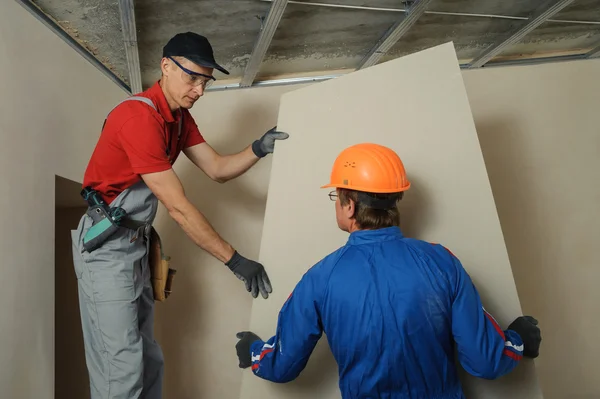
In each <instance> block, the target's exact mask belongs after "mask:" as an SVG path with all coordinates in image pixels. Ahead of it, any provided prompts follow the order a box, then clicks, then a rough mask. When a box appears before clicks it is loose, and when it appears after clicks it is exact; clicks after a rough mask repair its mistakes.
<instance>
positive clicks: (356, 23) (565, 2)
mask: <svg viewBox="0 0 600 399" xmlns="http://www.w3.org/2000/svg"><path fill="white" fill-rule="evenodd" d="M15 1H17V2H18V3H20V4H21V5H22V6H23V7H25V8H26V9H27V10H28V11H30V12H31V13H32V14H33V15H34V16H35V17H36V18H38V19H39V20H40V21H41V22H43V23H44V24H45V25H46V26H47V27H48V28H50V29H51V30H53V31H54V32H55V33H56V34H57V35H58V36H59V37H61V38H62V39H63V40H65V41H66V42H67V43H68V44H69V45H70V46H71V47H73V48H74V49H75V50H76V51H78V52H79V53H80V54H81V55H82V56H84V57H85V58H86V59H87V60H88V61H89V62H91V63H92V64H93V65H94V66H96V67H97V68H98V69H100V70H101V71H102V72H103V73H105V74H106V75H107V76H108V77H109V78H110V79H111V80H113V81H114V82H115V83H117V84H118V85H119V86H120V87H121V88H123V90H125V91H127V92H130V93H131V92H133V93H135V92H139V91H141V90H143V89H144V88H147V87H149V86H150V85H151V84H152V83H153V82H154V81H155V80H156V79H157V77H158V76H160V75H159V74H160V70H159V69H160V66H159V61H160V56H161V51H162V46H164V44H165V43H166V41H167V40H168V39H169V38H170V37H172V36H173V35H174V34H175V33H178V32H181V31H187V30H191V31H195V32H198V33H200V34H204V35H205V36H207V37H208V38H209V40H210V41H211V43H212V44H213V48H214V50H215V57H216V58H217V60H218V61H219V62H220V63H221V64H223V65H224V66H225V67H226V68H227V69H229V70H230V71H231V76H225V75H221V74H220V72H218V71H217V72H215V76H216V77H217V79H218V80H217V82H218V83H217V84H215V85H213V86H212V87H211V88H210V89H209V90H230V89H239V88H247V87H257V86H269V85H282V84H296V83H306V82H311V81H322V80H327V79H332V78H335V77H337V76H340V75H343V74H345V73H349V72H352V71H355V70H358V69H362V68H366V67H369V66H371V65H376V64H378V63H381V62H385V61H388V60H390V59H394V58H397V57H400V56H403V55H406V54H410V53H414V52H416V51H420V50H422V49H424V48H428V47H432V46H435V45H437V44H441V43H444V42H448V41H453V42H454V45H455V48H456V50H457V56H458V58H459V62H460V64H461V68H465V69H468V68H481V67H484V68H487V67H492V66H494V67H497V66H504V65H518V64H530V63H544V62H558V61H564V60H577V59H588V58H594V57H598V56H600V1H597V0H545V1H539V0H416V1H415V0H405V1H399V0H180V1H176V0H144V1H139V0H138V1H137V2H134V0H113V1H110V2H106V1H105V0H15Z"/></svg>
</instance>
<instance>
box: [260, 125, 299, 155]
mask: <svg viewBox="0 0 600 399" xmlns="http://www.w3.org/2000/svg"><path fill="white" fill-rule="evenodd" d="M288 137H290V135H289V134H287V133H284V132H279V131H277V126H275V127H274V128H272V129H271V130H269V131H268V132H266V133H265V134H264V135H263V136H262V137H261V138H260V139H258V140H256V141H255V142H254V143H252V151H253V152H254V154H255V155H256V156H257V157H259V158H263V157H265V156H266V155H267V154H270V153H272V152H273V151H274V150H275V140H285V139H287V138H288Z"/></svg>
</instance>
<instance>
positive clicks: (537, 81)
mask: <svg viewBox="0 0 600 399" xmlns="http://www.w3.org/2000/svg"><path fill="white" fill-rule="evenodd" d="M1 7H2V11H1V12H0V71H1V72H2V73H3V74H8V75H7V76H8V77H9V78H7V79H2V80H0V89H1V90H2V93H4V95H3V96H2V100H0V101H1V104H0V181H1V182H2V183H3V190H2V195H1V196H0V222H1V223H2V227H1V230H0V238H1V239H0V249H2V253H3V261H2V263H1V264H0V268H1V270H2V273H3V281H5V282H9V283H7V284H4V286H3V289H2V290H0V301H1V303H2V304H3V311H2V312H0V342H3V343H4V345H3V350H2V351H0V387H2V396H3V397H4V396H6V397H10V398H32V397H35V398H51V397H52V396H53V391H54V390H53V384H54V383H53V378H54V371H53V365H54V349H53V342H54V337H53V330H54V311H53V298H54V284H53V282H54V265H53V263H54V239H53V233H54V206H53V203H52V200H51V199H52V198H54V184H55V183H54V177H55V175H61V176H65V177H67V178H69V179H71V180H75V181H81V177H82V175H83V172H84V170H85V166H86V163H87V160H88V159H89V156H90V154H91V151H92V149H93V146H94V144H95V141H96V138H97V135H98V132H99V128H100V126H101V124H102V120H103V118H104V116H105V114H106V112H108V111H109V110H110V108H111V107H112V106H113V105H114V104H115V103H116V102H117V101H119V100H120V99H121V98H123V97H124V96H125V93H124V92H122V91H121V90H120V89H119V88H117V87H116V86H115V85H114V84H113V83H112V82H110V81H109V80H108V79H107V78H106V77H105V76H103V75H102V74H101V73H100V72H98V71H97V70H96V69H95V68H94V67H93V66H92V65H90V64H89V63H88V62H87V61H85V60H84V59H82V58H81V57H80V56H79V55H78V54H76V53H75V52H74V51H73V50H72V49H71V48H69V47H68V46H67V45H66V44H64V43H63V42H62V41H61V40H60V39H59V38H58V37H56V36H55V35H53V34H51V33H50V32H49V31H48V29H47V28H46V27H45V26H43V25H42V24H40V23H39V22H38V21H37V20H35V19H34V18H33V17H31V16H30V15H29V14H28V13H27V12H26V11H25V10H24V9H22V8H21V7H20V6H18V5H17V4H16V2H4V3H3V4H2V6H1ZM40 60H44V64H43V67H42V64H41V61H40ZM463 76H464V79H465V84H466V87H467V92H468V95H469V98H470V103H471V107H472V110H473V113H474V117H475V121H476V125H477V129H478V133H479V136H480V141H481V146H482V148H483V151H484V157H485V161H486V166H487V168H488V172H489V174H490V179H491V183H492V189H493V191H494V195H495V198H496V205H497V207H498V211H499V215H500V219H501V223H502V227H503V230H504V234H505V239H506V243H507V246H508V250H509V255H510V257H511V261H512V264H513V272H514V274H515V277H516V280H517V287H518V289H519V293H520V295H521V300H522V305H523V307H524V309H525V311H527V312H531V313H535V314H536V315H537V316H538V317H539V319H540V322H541V324H542V328H543V329H544V342H543V346H542V351H543V354H542V356H541V357H540V358H539V359H538V360H537V362H536V363H537V365H538V373H539V376H540V379H541V382H542V387H543V388H544V390H545V394H546V397H547V398H554V397H556V398H568V397H578V398H591V397H597V396H599V395H600V383H599V382H598V380H597V379H595V378H593V373H594V367H593V366H595V364H594V363H593V360H594V359H595V358H598V356H599V355H600V353H598V347H599V346H598V344H597V343H596V341H595V339H594V338H595V334H594V332H595V331H598V329H599V328H600V326H599V325H598V321H597V320H598V319H597V318H596V317H594V316H593V314H594V312H595V310H596V309H597V304H598V303H600V298H598V294H597V293H595V292H594V291H593V290H592V288H593V287H592V286H591V285H592V284H593V282H594V281H598V277H599V276H598V269H597V267H596V265H598V264H600V259H599V258H598V253H597V252H595V251H593V249H594V247H593V244H594V241H593V238H595V237H598V236H599V235H600V234H599V232H598V227H597V226H598V225H600V220H598V219H599V216H598V207H597V205H595V204H597V203H599V202H600V193H599V192H598V185H594V184H593V182H594V181H597V175H594V171H596V170H598V169H600V165H599V159H600V157H599V151H600V150H599V148H600V145H599V143H598V137H600V135H598V134H597V126H598V125H599V124H598V112H597V109H598V104H600V98H598V96H599V94H598V93H600V90H599V89H600V87H599V85H600V63H599V62H598V61H586V62H573V63H561V64H555V65H544V66H539V67H513V68H502V69H485V70H481V71H468V72H465V73H464V75H463ZM298 87H299V86H287V87H274V88H260V89H251V90H239V91H231V92H218V93H210V94H208V95H207V96H206V97H205V98H203V99H202V100H201V101H200V103H198V105H197V106H196V109H194V111H193V113H194V115H195V116H196V118H197V119H198V123H199V125H200V128H201V129H202V130H203V131H204V133H205V136H206V138H207V139H208V140H209V141H210V142H211V144H213V145H214V146H215V147H216V148H217V149H218V150H220V151H223V152H231V151H236V150H239V149H241V148H243V147H244V146H245V145H247V144H249V143H250V142H251V141H252V140H253V139H254V138H256V137H258V136H259V135H260V134H262V132H264V130H266V129H268V128H269V127H271V126H272V125H273V124H274V123H275V121H276V119H277V107H278V100H279V96H280V95H281V94H282V93H284V92H286V91H289V90H294V89H296V88H298ZM7 93H9V94H10V95H8V94H7ZM561 162H562V163H561ZM17 166H18V167H17ZM269 168H270V159H269V158H267V159H265V160H263V161H261V162H260V163H259V164H258V165H257V166H256V167H255V168H254V169H253V170H252V171H251V172H250V173H248V174H247V175H246V176H243V177H242V178H240V179H238V180H237V181H234V182H230V183H228V184H225V185H218V184H216V183H212V182H210V181H208V180H207V179H206V177H204V176H203V175H202V174H201V173H200V172H198V171H196V170H195V169H194V167H193V166H191V164H190V163H189V162H188V161H187V160H185V159H183V158H182V159H181V161H180V162H178V164H177V165H176V170H177V172H178V173H179V174H180V176H181V177H182V180H183V182H184V185H185V187H186V189H187V192H188V193H189V195H190V197H191V198H192V200H193V201H194V203H196V204H197V205H198V206H199V208H200V209H201V210H203V211H204V212H205V213H206V215H207V216H208V218H209V219H210V221H211V222H213V224H214V225H215V227H216V228H217V229H218V230H219V231H220V232H221V233H222V234H223V235H224V236H225V237H226V238H227V239H228V240H230V241H231V242H232V243H233V245H235V246H236V247H237V248H239V249H240V251H242V253H244V254H245V255H247V256H249V257H256V256H257V255H258V248H259V241H260V234H261V231H262V216H263V212H264V207H265V198H266V190H267V185H268V179H269ZM503 171H506V172H507V174H506V175H501V172H503ZM521 222H522V223H523V224H522V225H521V224H520V223H521ZM157 226H158V228H159V229H160V231H161V232H162V234H163V235H164V236H165V237H164V240H165V245H166V247H167V251H168V252H169V254H170V255H171V256H172V257H173V264H174V265H175V266H176V267H177V268H178V269H179V273H178V275H177V276H176V281H175V290H176V291H175V293H174V294H173V297H171V298H170V299H169V301H168V302H167V303H164V304H159V305H158V311H157V323H156V328H155V329H156V332H157V336H158V339H159V341H160V342H161V343H162V345H163V347H164V350H165V356H166V361H167V372H166V373H167V375H166V388H165V393H166V394H168V395H169V396H168V397H182V398H184V397H198V398H214V397H219V398H224V399H228V398H231V399H234V398H238V396H239V387H240V381H241V371H240V370H239V369H237V359H236V356H235V349H234V345H235V342H236V339H235V332H236V331H238V330H239V329H242V328H245V327H246V326H247V325H248V320H249V310H250V307H251V304H252V300H251V298H250V297H249V295H248V294H247V293H246V292H245V290H244V289H243V288H242V287H241V285H240V284H241V283H240V282H239V281H238V280H237V279H235V278H233V277H232V275H231V273H230V272H229V271H228V270H227V269H226V268H225V266H223V265H222V264H219V263H218V262H216V261H214V260H213V259H211V258H210V257H208V256H206V255H205V254H204V253H203V252H202V251H200V250H199V249H197V248H195V247H194V246H193V245H192V244H191V242H190V241H189V240H188V239H187V238H186V237H185V235H184V234H183V233H182V232H181V231H180V230H179V228H178V227H177V226H176V225H175V224H174V222H172V221H171V220H169V219H168V217H166V215H165V214H164V212H163V210H162V209H161V210H160V212H159V216H158V219H157ZM276 266H277V265H267V267H276ZM259 300H260V299H259ZM580 310H581V311H582V312H587V316H586V317H579V316H578V315H577V314H576V312H577V311H580ZM175 323H177V325H175ZM576 394H578V395H580V396H575V395H576ZM586 394H587V396H583V395H586Z"/></svg>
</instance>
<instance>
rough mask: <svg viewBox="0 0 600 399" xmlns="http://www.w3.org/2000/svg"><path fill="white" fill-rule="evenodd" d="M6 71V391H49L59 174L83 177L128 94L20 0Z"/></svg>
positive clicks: (1, 159) (22, 394)
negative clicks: (107, 120) (106, 121)
mask: <svg viewBox="0 0 600 399" xmlns="http://www.w3.org/2000/svg"><path fill="white" fill-rule="evenodd" d="M0 73H1V74H2V79H0V93H2V96H1V99H0V182H1V183H2V195H0V252H1V253H2V262H0V269H1V272H2V282H3V283H2V289H1V290H0V303H2V311H0V342H1V343H2V350H0V387H1V388H0V391H1V394H0V396H2V397H3V398H39V399H44V398H52V397H53V394H54V345H53V343H54V332H53V330H54V299H53V298H54V185H55V175H61V176H65V177H67V178H69V179H71V180H76V181H80V180H81V176H82V175H83V172H84V169H85V165H86V162H87V160H88V158H89V156H90V153H91V150H92V148H93V145H94V143H95V139H96V137H97V135H98V132H99V130H100V127H101V126H102V121H103V118H104V115H105V113H106V112H107V111H108V110H109V109H110V107H111V106H112V105H113V104H114V103H115V102H116V101H118V100H119V99H120V98H122V97H124V95H125V93H124V92H123V91H122V90H120V89H119V88H117V87H116V86H115V85H114V84H113V83H112V82H111V81H110V80H108V79H107V78H106V77H105V76H104V75H102V74H101V73H100V72H98V71H97V70H96V69H95V68H94V67H93V66H92V65H91V64H89V63H88V62H87V61H85V60H84V59H83V58H82V57H81V56H79V55H78V54H77V53H75V52H74V51H73V50H72V49H71V48H70V47H69V46H68V45H66V44H65V43H64V42H63V41H62V40H61V39H60V38H58V37H57V36H55V35H54V34H52V33H50V31H49V30H48V29H47V28H46V27H45V26H43V25H42V24H41V23H40V22H39V21H37V20H36V19H35V18H33V17H32V16H31V15H30V14H29V13H28V12H27V11H26V10H25V9H23V8H22V7H21V6H19V5H18V4H17V2H14V1H4V2H2V5H1V6H0Z"/></svg>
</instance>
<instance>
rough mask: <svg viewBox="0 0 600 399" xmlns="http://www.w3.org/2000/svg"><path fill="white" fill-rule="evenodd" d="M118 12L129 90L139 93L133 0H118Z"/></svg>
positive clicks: (140, 74) (140, 86)
mask: <svg viewBox="0 0 600 399" xmlns="http://www.w3.org/2000/svg"><path fill="white" fill-rule="evenodd" d="M119 14H120V17H121V30H122V32H123V44H124V45H125V55H126V57H127V69H128V70H129V82H130V86H131V92H132V93H140V92H142V91H143V87H142V71H141V68H140V55H139V52H138V43H137V32H136V28H135V4H134V0H119Z"/></svg>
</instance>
